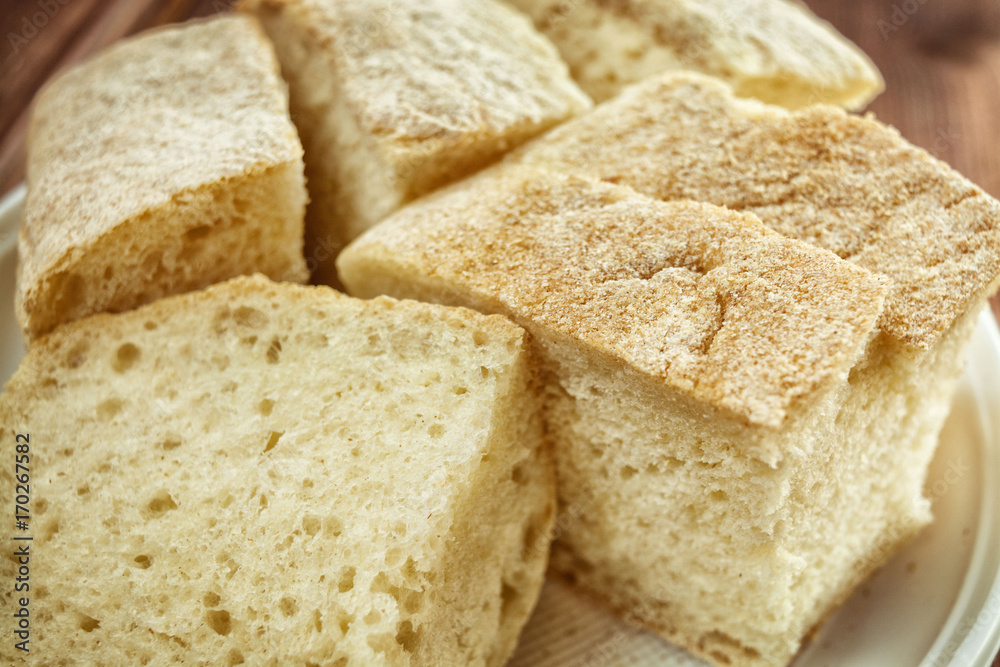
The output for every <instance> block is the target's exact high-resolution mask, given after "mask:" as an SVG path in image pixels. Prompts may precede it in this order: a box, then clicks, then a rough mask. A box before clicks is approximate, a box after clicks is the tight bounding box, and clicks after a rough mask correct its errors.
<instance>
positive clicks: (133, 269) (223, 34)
mask: <svg viewBox="0 0 1000 667" xmlns="http://www.w3.org/2000/svg"><path fill="white" fill-rule="evenodd" d="M305 204H306V191H305V184H304V181H303V164H302V146H301V144H300V142H299V139H298V135H297V134H296V131H295V127H294V126H293V125H292V122H291V120H290V119H289V116H288V100H287V92H286V87H285V84H284V83H283V82H282V81H281V78H280V76H279V73H278V64H277V61H276V59H275V57H274V53H273V50H272V49H271V46H270V45H269V44H268V42H267V39H266V37H265V36H264V34H263V32H262V31H261V29H260V27H259V26H258V25H257V24H256V22H255V21H254V20H253V19H252V18H249V17H244V16H228V17H222V18H215V19H212V20H208V21H204V22H192V23H188V24H184V25H182V26H179V27H178V26H172V27H168V28H163V29H158V30H153V31H150V32H147V33H144V34H142V35H140V36H138V37H134V38H131V39H128V40H125V41H123V42H121V43H119V44H117V45H115V46H113V47H111V48H110V49H109V50H107V51H105V52H104V53H102V54H100V55H98V56H97V57H96V58H94V59H92V60H90V61H89V62H87V63H85V64H83V65H80V66H78V67H75V68H73V69H71V70H69V71H67V72H65V73H63V74H61V75H60V76H58V77H57V78H56V79H54V80H53V81H51V82H50V83H49V84H48V85H46V87H45V88H44V89H43V91H42V92H41V94H40V95H39V97H38V99H37V100H36V102H35V106H34V111H33V114H32V121H31V134H30V138H29V144H28V199H27V203H26V205H25V210H24V220H23V223H22V225H21V234H20V244H19V252H20V258H21V267H20V272H19V276H18V288H17V300H16V305H17V313H18V320H19V322H20V324H21V326H22V328H23V330H24V333H25V336H26V338H28V339H33V338H35V337H37V336H39V335H40V334H43V333H47V332H48V331H51V330H52V329H53V328H54V327H56V326H57V325H59V324H61V323H63V322H66V321H69V320H73V319H76V318H78V317H82V316H84V315H89V314H93V313H98V312H104V311H115V312H117V311H123V310H129V309H131V308H135V307H137V306H140V305H142V304H144V303H148V302H150V301H153V300H155V299H157V298H159V297H162V296H165V295H168V294H176V293H179V292H184V291H188V290H193V289H199V288H202V287H205V286H207V285H210V284H212V283H215V282H219V281H221V280H225V279H228V278H231V277H233V276H236V275H241V274H248V273H254V272H260V273H264V274H266V275H268V276H270V277H272V278H274V279H278V280H289V281H304V280H305V279H306V278H307V277H308V274H307V272H306V266H305V260H304V258H303V256H302V244H303V227H304V215H305Z"/></svg>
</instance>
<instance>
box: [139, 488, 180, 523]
mask: <svg viewBox="0 0 1000 667" xmlns="http://www.w3.org/2000/svg"><path fill="white" fill-rule="evenodd" d="M146 509H147V510H149V513H150V514H152V515H153V517H154V518H155V517H158V516H161V515H163V514H164V513H166V512H169V511H171V510H175V509H177V503H175V502H174V499H173V498H171V497H170V494H169V493H167V492H166V491H162V490H161V491H159V492H157V494H156V495H155V496H153V497H152V499H150V501H149V502H148V503H146Z"/></svg>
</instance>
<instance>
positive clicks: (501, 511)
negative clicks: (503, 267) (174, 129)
mask: <svg viewBox="0 0 1000 667" xmlns="http://www.w3.org/2000/svg"><path fill="white" fill-rule="evenodd" d="M534 372H535V371H534V369H533V364H532V363H531V362H530V359H529V356H528V351H527V346H526V341H525V334H524V331H523V330H521V329H520V328H518V327H516V326H514V325H512V324H511V323H510V322H508V321H507V320H505V319H503V318H500V317H485V316H482V315H479V314H477V313H473V312H471V311H466V310H463V309H446V308H441V307H439V306H429V305H426V304H416V303H410V302H396V301H393V300H390V299H378V300H375V301H369V302H361V301H358V300H355V299H351V298H349V297H346V296H343V295H340V294H337V293H336V292H334V291H333V290H330V289H328V288H308V287H301V286H296V285H291V284H275V283H271V282H269V281H267V280H266V279H264V278H262V277H253V278H238V279H235V280H233V281H231V282H227V283H224V284H221V285H217V286H215V287H212V288H210V289H209V290H207V291H205V292H197V293H190V294H186V295H182V296H178V297H172V298H169V299H164V300H161V301H158V302H156V303H155V304H152V305H150V306H147V307H144V308H142V309H140V310H137V311H132V312H129V313H126V314H122V315H99V316H95V317H92V318H86V319H83V320H79V321H77V322H74V323H71V324H68V325H66V326H64V327H61V328H60V329H59V330H57V331H56V332H54V333H53V334H51V335H50V336H47V337H44V338H42V339H40V340H39V341H38V342H37V343H36V345H35V346H33V347H32V348H31V350H30V351H29V353H28V356H27V357H26V358H25V360H24V362H23V363H22V365H21V368H20V369H19V371H18V372H17V374H16V375H15V376H14V378H13V379H12V380H11V381H10V383H9V384H8V385H7V392H6V393H5V394H3V395H0V424H2V428H3V434H2V438H3V450H4V451H5V452H12V451H13V442H14V440H13V438H14V435H13V434H14V433H29V434H30V437H31V456H32V459H31V464H30V467H31V508H32V512H33V516H32V518H31V524H30V525H31V534H32V535H33V536H34V541H33V542H32V543H31V550H32V553H35V554H37V556H36V558H35V559H34V560H32V570H31V590H30V593H29V594H30V598H31V602H30V605H31V607H30V609H31V618H32V626H31V628H32V630H31V631H32V635H31V642H32V643H31V645H30V646H31V648H32V653H31V656H36V655H37V656H39V657H40V658H41V660H42V661H43V662H45V663H46V664H57V663H58V664H60V665H95V664H101V665H139V664H155V665H174V664H190V665H194V664H200V665H234V664H249V665H310V664H315V665H318V664H322V665H347V664H351V665H459V664H462V665H466V664H468V665H501V664H503V662H504V661H505V660H506V659H507V657H508V656H509V655H510V653H511V652H512V651H513V648H514V645H515V643H516V639H517V635H518V633H519V631H520V628H521V626H522V625H523V623H524V622H525V620H526V619H527V618H528V615H529V613H530V611H531V609H532V607H533V606H534V603H535V601H536V598H537V595H538V592H539V589H540V587H541V585H542V581H543V577H544V571H545V566H546V561H547V557H548V546H549V530H550V527H551V523H552V519H553V516H554V509H555V496H554V480H553V476H552V469H551V461H550V454H549V451H548V449H547V448H546V447H544V445H543V439H542V425H541V420H540V417H539V415H538V402H537V397H536V389H537V387H536V386H535V380H534ZM11 460H12V459H11ZM12 473H13V467H12V466H9V467H8V466H4V468H3V470H2V471H0V490H2V491H3V498H4V499H5V500H4V507H5V508H6V509H7V510H10V511H9V512H8V514H12V513H13V507H12V506H11V505H10V504H9V503H12V502H13V498H14V491H13V481H12ZM0 563H2V565H0V572H2V574H3V576H4V578H5V580H6V581H13V575H12V574H11V568H12V567H14V566H13V564H12V560H11V559H9V558H3V559H0ZM13 595H15V594H14V592H13V591H12V589H11V587H5V590H4V591H3V593H2V596H3V597H2V599H3V601H4V609H6V610H10V609H12V608H13V600H12V596H13ZM8 617H9V615H8ZM4 625H5V626H6V625H7V624H6V623H5V624H4ZM13 653H19V652H17V651H14V649H13V648H12V642H11V641H5V642H3V644H2V645H0V658H2V660H0V661H2V662H3V663H4V664H14V662H15V660H17V659H18V658H17V656H14V655H12V654H13Z"/></svg>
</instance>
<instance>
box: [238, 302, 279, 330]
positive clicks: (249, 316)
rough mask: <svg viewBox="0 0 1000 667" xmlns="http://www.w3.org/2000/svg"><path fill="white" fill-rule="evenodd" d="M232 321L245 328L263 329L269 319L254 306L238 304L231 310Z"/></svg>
mask: <svg viewBox="0 0 1000 667" xmlns="http://www.w3.org/2000/svg"><path fill="white" fill-rule="evenodd" d="M233 321H234V322H236V324H238V325H239V326H241V327H246V328H247V329H263V328H264V327H266V326H267V324H268V322H270V319H269V318H268V316H267V315H265V314H264V313H262V312H261V311H259V310H257V309H256V308H251V307H250V306H240V307H239V308H237V309H236V310H235V311H233Z"/></svg>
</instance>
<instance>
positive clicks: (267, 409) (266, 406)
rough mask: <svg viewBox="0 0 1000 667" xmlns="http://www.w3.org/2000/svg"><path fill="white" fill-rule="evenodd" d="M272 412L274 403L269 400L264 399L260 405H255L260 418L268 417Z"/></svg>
mask: <svg viewBox="0 0 1000 667" xmlns="http://www.w3.org/2000/svg"><path fill="white" fill-rule="evenodd" d="M273 410H274V401H272V400H271V399H269V398H265V399H264V400H262V401H261V402H260V403H258V404H257V412H259V413H260V416H261V417H270V416H271V412H272V411H273Z"/></svg>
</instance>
